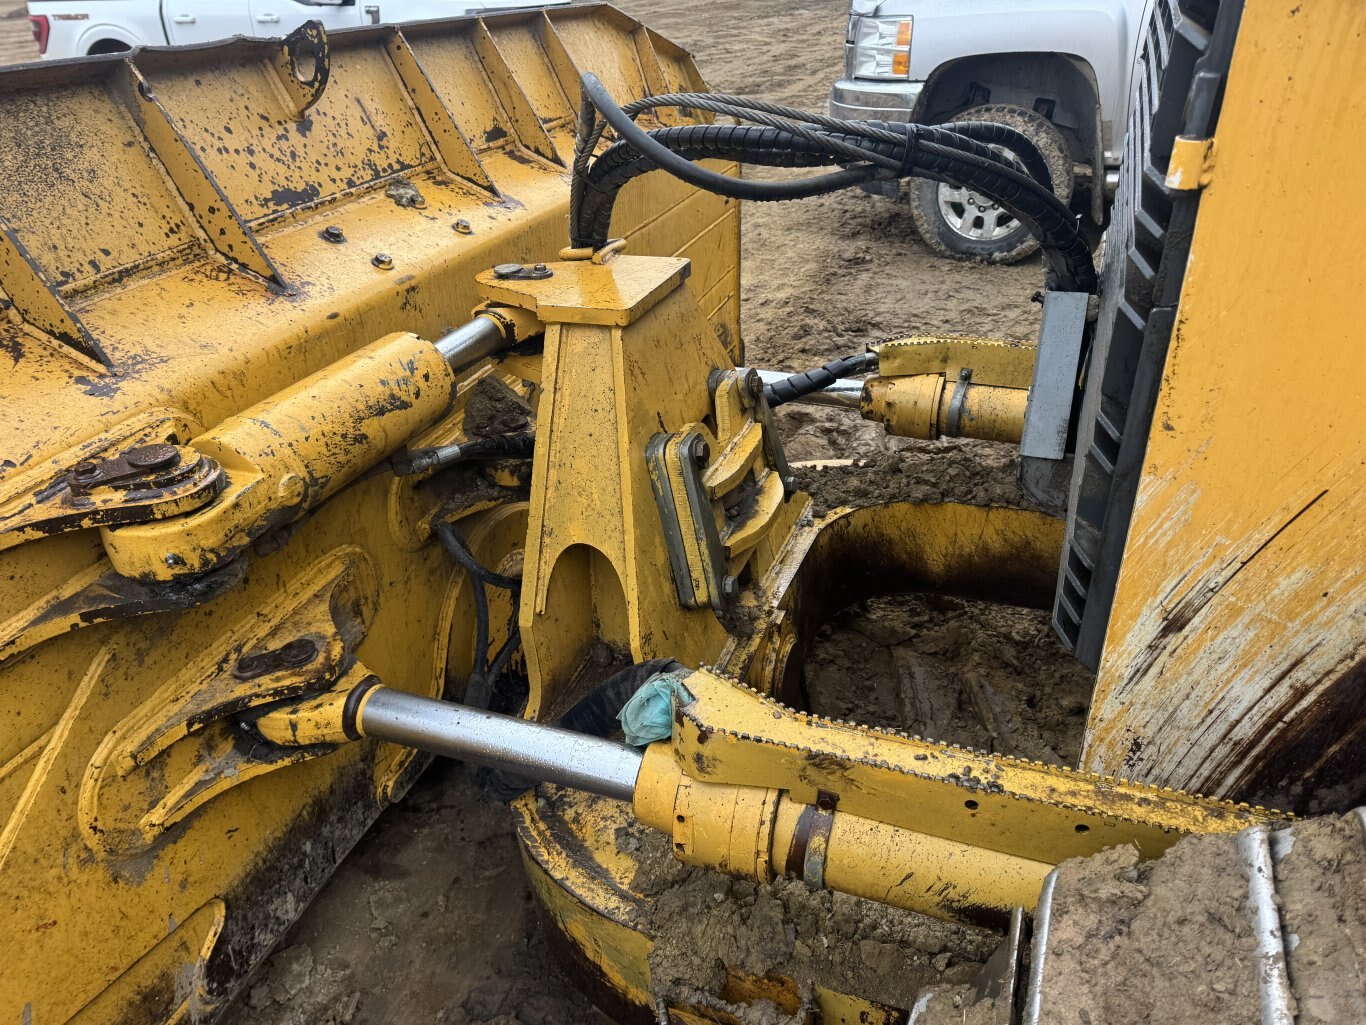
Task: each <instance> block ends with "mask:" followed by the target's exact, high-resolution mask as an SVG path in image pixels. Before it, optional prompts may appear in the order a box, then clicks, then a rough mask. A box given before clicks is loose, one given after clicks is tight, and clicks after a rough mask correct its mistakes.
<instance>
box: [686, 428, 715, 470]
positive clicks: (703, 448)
mask: <svg viewBox="0 0 1366 1025" xmlns="http://www.w3.org/2000/svg"><path fill="white" fill-rule="evenodd" d="M688 455H690V456H692V461H693V462H694V463H696V464H697V465H698V466H705V465H706V463H707V460H708V459H710V458H711V446H710V445H708V444H707V442H706V440H705V439H704V438H703V437H702V436H701V435H699V434H695V435H693V439H692V441H691V442H689V443H688Z"/></svg>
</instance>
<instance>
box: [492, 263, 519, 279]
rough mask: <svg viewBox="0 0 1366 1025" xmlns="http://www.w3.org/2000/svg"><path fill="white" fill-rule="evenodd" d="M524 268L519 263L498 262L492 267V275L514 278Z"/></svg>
mask: <svg viewBox="0 0 1366 1025" xmlns="http://www.w3.org/2000/svg"><path fill="white" fill-rule="evenodd" d="M525 269H526V268H525V267H523V266H522V265H521V264H520V263H500V264H498V266H496V267H494V268H493V276H494V277H495V278H515V277H516V276H517V275H518V274H521V273H522V271H524V270H525Z"/></svg>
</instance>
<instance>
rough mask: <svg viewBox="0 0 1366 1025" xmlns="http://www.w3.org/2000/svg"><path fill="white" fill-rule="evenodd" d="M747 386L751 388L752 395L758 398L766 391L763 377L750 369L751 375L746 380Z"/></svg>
mask: <svg viewBox="0 0 1366 1025" xmlns="http://www.w3.org/2000/svg"><path fill="white" fill-rule="evenodd" d="M745 387H746V388H748V389H749V393H750V395H752V396H753V397H754V398H756V399H757V398H758V397H759V396H760V395H762V394H763V393H764V381H763V378H761V377H760V376H759V375H758V374H756V373H754V372H753V371H750V373H749V376H748V378H747V379H746V381H745Z"/></svg>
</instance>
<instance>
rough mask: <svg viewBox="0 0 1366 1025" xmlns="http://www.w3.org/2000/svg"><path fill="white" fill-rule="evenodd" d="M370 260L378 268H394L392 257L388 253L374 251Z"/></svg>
mask: <svg viewBox="0 0 1366 1025" xmlns="http://www.w3.org/2000/svg"><path fill="white" fill-rule="evenodd" d="M370 262H371V263H373V264H374V265H375V266H376V267H378V268H379V269H380V270H393V269H394V258H393V257H392V256H390V255H389V254H388V253H376V254H375V255H374V258H373V259H372V260H371V261H370Z"/></svg>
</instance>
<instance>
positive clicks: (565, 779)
mask: <svg viewBox="0 0 1366 1025" xmlns="http://www.w3.org/2000/svg"><path fill="white" fill-rule="evenodd" d="M354 728H355V731H356V732H357V733H359V734H361V735H362V736H366V737H378V738H379V739H380V740H388V741H391V742H393V743H395V744H403V745H404V746H405V747H415V748H418V749H419V750H422V751H430V752H431V753H432V754H438V755H445V756H446V757H448V758H459V759H462V760H464V761H469V762H475V763H477V764H479V765H485V766H488V767H489V768H492V769H502V770H505V771H507V772H512V773H516V774H517V775H519V776H526V777H528V778H529V779H534V780H538V781H540V782H543V783H557V784H559V785H561V786H566V787H572V788H574V789H575V790H587V791H589V792H590V793H594V794H601V795H602V796H604V797H612V798H615V799H617V800H619V801H629V800H631V798H632V796H633V795H634V794H635V789H636V777H637V776H638V775H640V762H641V758H642V755H641V752H640V751H638V750H637V749H636V748H634V747H630V746H628V745H626V744H619V743H617V742H616V741H613V740H604V739H602V738H601V737H593V736H589V735H587V734H584V733H574V732H572V731H571V730H564V729H560V728H559V727H558V726H549V725H546V724H545V723H538V722H530V721H528V720H526V719H519V718H517V717H515V716H511V715H499V714H498V713H497V712H489V711H486V710H485V709H482V708H471V707H470V706H468V705H457V704H455V703H454V702H450V701H437V700H436V699H434V698H424V697H418V696H417V695H416V694H408V693H406V692H405V691H400V690H393V689H391V688H389V687H376V688H374V689H373V690H371V691H369V692H368V693H366V695H365V697H364V699H363V700H362V701H361V703H360V707H359V708H358V709H357V711H356V715H355V723H354Z"/></svg>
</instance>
